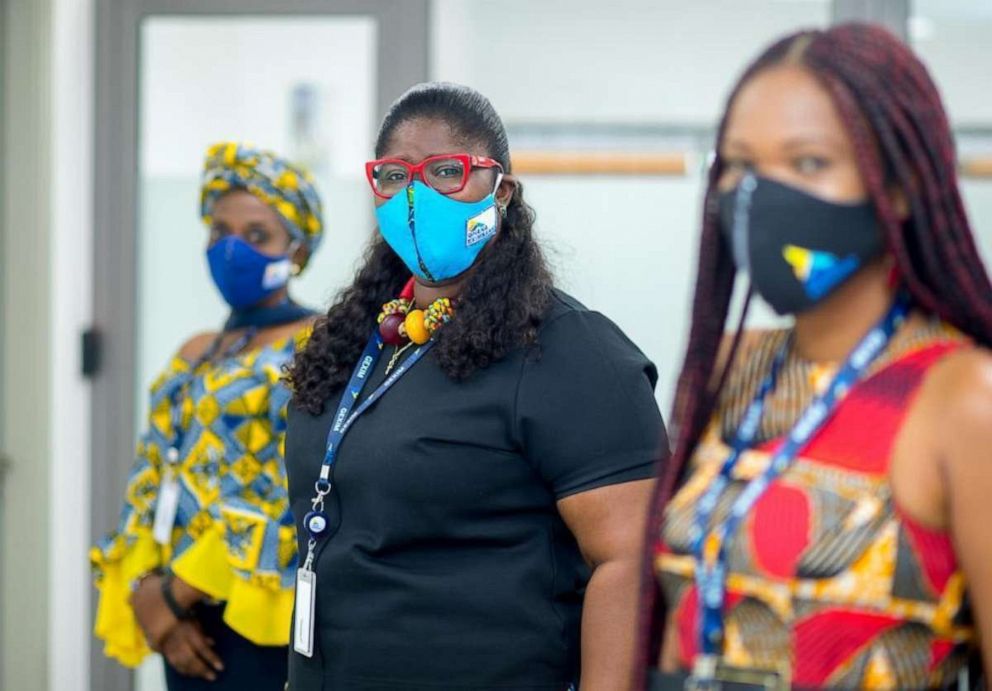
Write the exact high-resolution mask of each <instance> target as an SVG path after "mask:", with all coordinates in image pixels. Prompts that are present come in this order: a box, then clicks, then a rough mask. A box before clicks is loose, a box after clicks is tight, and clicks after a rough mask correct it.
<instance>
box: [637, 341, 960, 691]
mask: <svg viewBox="0 0 992 691" xmlns="http://www.w3.org/2000/svg"><path fill="white" fill-rule="evenodd" d="M786 337H787V333H786V332H783V331H775V332H767V333H765V334H761V335H760V337H759V338H756V339H754V340H753V341H752V343H751V344H750V345H749V346H747V352H742V353H740V355H739V356H738V359H737V362H738V363H739V364H738V366H736V367H735V368H734V372H732V373H731V376H730V377H729V379H728V382H727V385H726V386H725V387H724V392H723V394H722V395H721V400H720V403H719V405H718V409H717V413H716V415H715V416H714V419H713V421H712V423H711V425H710V427H709V429H708V430H707V432H706V433H705V435H704V438H703V440H702V441H701V442H700V444H699V447H698V449H697V451H696V454H695V455H694V457H693V459H692V462H691V465H690V469H689V473H688V475H687V479H686V482H685V484H684V485H683V486H682V487H681V488H680V490H679V491H678V492H677V493H676V495H675V496H674V497H673V498H672V500H671V502H670V503H669V506H668V507H667V509H666V513H665V521H664V525H663V528H662V535H661V540H660V541H659V543H658V546H657V547H656V555H655V564H656V569H657V572H658V575H659V578H660V580H661V585H662V587H663V589H664V592H665V596H666V599H667V601H668V603H669V608H668V609H669V612H670V615H671V616H672V617H673V621H674V629H675V631H674V635H675V636H676V638H677V643H678V645H677V648H678V657H679V664H680V665H681V666H682V667H684V668H687V669H691V668H692V662H693V659H694V657H695V654H696V650H697V646H698V633H697V632H698V602H697V593H696V586H695V584H694V581H693V574H694V570H695V559H694V557H693V556H692V551H691V547H690V545H691V539H690V533H691V531H692V527H693V525H694V520H695V507H696V502H697V501H698V499H699V498H700V496H701V495H702V494H703V492H704V491H705V489H706V487H707V486H708V485H709V484H710V481H711V480H712V478H713V477H714V475H715V474H717V473H718V472H719V468H720V466H721V464H722V463H723V462H724V460H726V458H727V455H728V454H729V453H730V448H729V446H728V445H727V444H726V443H725V441H724V440H726V439H732V438H733V437H734V434H735V432H736V429H737V425H738V423H739V421H740V419H741V417H742V415H743V412H744V409H745V408H746V407H747V406H748V404H749V403H750V402H751V400H752V398H753V397H754V395H755V391H756V389H757V387H758V385H759V383H760V381H761V380H762V379H763V377H764V376H765V374H766V373H767V372H768V370H769V368H770V366H771V360H772V358H773V357H774V354H775V352H776V351H777V350H778V348H779V347H780V346H781V344H782V343H783V341H784V339H785V338H786ZM967 345H968V343H967V341H966V340H965V339H964V337H963V336H961V335H960V334H958V333H957V332H954V331H952V330H951V329H949V328H948V327H945V326H943V325H941V324H939V323H936V322H931V323H929V324H927V325H926V326H924V327H917V328H915V329H910V328H909V327H908V326H907V327H904V328H903V329H902V330H901V331H900V332H899V333H898V334H897V335H896V336H895V338H894V339H893V340H892V342H891V343H890V344H889V347H888V349H887V351H886V353H885V354H883V355H882V356H881V357H880V358H879V360H878V361H877V362H876V363H875V364H874V365H873V366H872V369H871V371H870V372H869V373H868V375H867V376H866V378H865V379H864V380H863V381H862V382H861V383H859V384H858V385H856V386H855V387H853V388H852V389H851V392H850V393H849V394H848V396H847V398H846V399H845V400H844V401H843V402H842V403H841V405H840V406H839V408H838V409H837V411H836V413H835V415H834V416H833V418H832V419H831V420H829V421H828V422H827V423H826V425H825V426H824V427H823V429H822V430H821V431H820V432H819V433H818V434H817V435H816V436H815V437H814V438H813V440H812V442H811V443H810V444H809V446H807V448H806V449H805V450H804V451H803V452H802V453H801V454H800V457H799V458H798V459H796V461H795V462H794V463H793V465H792V466H791V467H790V468H789V469H788V470H787V471H786V472H785V473H784V474H783V475H782V476H781V477H780V478H779V479H778V480H776V481H775V482H774V483H773V484H772V485H771V487H770V488H769V490H768V491H767V492H766V493H765V494H764V495H763V496H762V497H761V498H760V499H759V500H758V502H757V503H756V504H755V506H754V507H753V508H752V510H751V512H750V515H749V516H748V518H747V519H746V520H745V521H744V522H743V523H742V524H741V527H740V528H739V530H738V532H737V534H736V535H734V536H733V537H732V538H731V543H730V544H729V545H728V562H727V565H728V572H729V576H728V580H727V609H726V614H725V616H726V619H725V646H724V653H723V662H724V663H725V664H727V665H731V666H734V667H741V668H746V669H753V670H776V671H779V672H782V673H784V675H785V676H786V678H789V679H791V683H792V684H793V685H794V686H796V687H801V688H816V687H824V686H830V687H841V688H876V689H918V688H928V687H934V686H942V685H944V684H946V683H950V682H952V681H953V680H954V679H955V678H956V676H957V674H958V672H959V670H960V669H961V668H962V666H963V665H965V664H966V663H967V660H968V658H969V656H970V655H972V654H973V653H974V651H975V649H976V641H975V631H974V629H973V627H972V624H971V620H970V616H969V608H968V604H967V600H966V592H965V582H964V577H963V573H962V572H961V569H960V567H959V566H958V563H957V559H956V557H955V554H954V550H953V548H952V545H951V540H950V536H949V535H948V534H947V533H946V532H940V531H935V530H931V529H928V528H925V527H923V526H921V525H918V524H916V523H914V522H913V521H912V520H911V519H910V518H909V517H908V516H906V515H904V514H903V513H902V512H900V510H899V507H898V506H896V505H895V504H894V502H893V499H892V492H891V488H890V486H889V483H888V480H887V472H888V466H889V457H890V453H891V451H892V447H893V443H894V441H895V440H896V438H897V435H898V433H899V430H900V427H901V426H902V423H903V419H904V417H905V415H906V413H907V411H908V410H909V407H910V404H911V402H912V399H913V397H914V395H915V393H916V392H917V390H918V388H919V386H920V384H921V383H922V382H923V380H924V378H925V376H926V373H927V371H928V370H929V369H930V368H931V367H932V366H933V365H934V364H936V363H937V362H938V361H940V359H941V358H943V357H944V356H946V355H947V354H948V353H950V352H952V351H953V350H955V349H957V348H960V347H967ZM740 363H744V364H743V365H741V364H740ZM832 374H833V372H832V371H826V370H825V369H824V368H818V367H817V366H815V365H813V364H811V363H806V362H803V361H801V360H799V359H798V358H797V357H796V356H795V355H794V354H793V355H791V356H790V357H789V359H788V361H787V363H786V365H785V367H784V368H783V371H782V373H781V375H780V377H779V383H778V386H777V388H776V391H775V393H774V394H772V395H771V396H770V397H769V399H768V402H767V405H766V408H765V415H764V419H763V421H762V429H761V432H760V435H759V440H761V443H760V444H759V445H757V446H756V447H755V448H754V449H753V450H751V451H749V452H746V453H745V454H744V455H743V456H742V458H741V460H740V462H739V463H738V465H737V468H736V469H735V471H734V474H733V479H734V482H732V483H731V485H730V486H729V487H728V489H727V491H726V492H725V494H724V496H722V497H721V499H720V502H719V504H718V508H717V510H716V511H715V513H714V521H723V520H724V518H725V517H726V514H727V511H728V509H729V507H730V505H731V504H732V503H733V501H734V499H735V498H736V497H737V495H738V494H739V493H740V491H741V489H742V488H743V487H744V486H745V485H746V482H747V481H748V480H750V479H751V478H753V477H755V475H757V474H759V473H760V472H762V471H763V470H764V468H765V467H766V465H767V462H768V460H769V457H770V451H773V450H774V449H775V448H776V446H777V444H778V443H780V441H781V438H782V437H783V436H784V435H785V434H786V433H787V432H788V431H789V429H790V428H791V426H792V424H793V423H794V422H795V420H796V419H797V418H798V417H799V415H800V413H801V412H802V410H803V409H804V408H805V406H806V405H807V404H808V403H809V401H810V400H811V398H812V396H813V395H814V394H815V393H816V392H818V390H819V389H820V388H822V386H824V384H825V382H828V381H829V378H830V376H832ZM711 527H712V526H711ZM670 635H671V632H670Z"/></svg>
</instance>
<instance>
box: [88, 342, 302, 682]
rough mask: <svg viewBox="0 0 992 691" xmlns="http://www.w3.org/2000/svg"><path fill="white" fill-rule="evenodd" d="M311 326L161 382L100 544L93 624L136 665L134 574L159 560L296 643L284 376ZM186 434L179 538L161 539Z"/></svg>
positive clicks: (180, 365)
mask: <svg viewBox="0 0 992 691" xmlns="http://www.w3.org/2000/svg"><path fill="white" fill-rule="evenodd" d="M308 332H309V330H308V329H304V330H303V331H301V332H300V333H298V334H297V335H296V336H294V337H287V338H284V339H282V340H280V341H277V342H275V343H272V344H270V345H267V346H265V347H262V348H256V349H253V350H250V351H245V352H243V353H240V354H237V355H233V356H228V357H223V358H221V359H220V360H218V361H215V362H203V363H201V364H196V363H190V362H189V361H187V360H185V359H183V358H181V357H179V356H178V355H177V356H175V357H174V358H173V359H172V361H171V362H170V363H169V365H168V366H167V367H166V369H165V371H163V372H162V373H161V374H160V375H159V377H158V378H157V379H156V380H155V382H154V383H153V384H152V387H151V406H150V413H149V420H148V428H147V430H146V432H145V433H144V435H143V436H142V437H141V440H140V441H139V443H138V451H137V460H136V461H135V464H134V466H133V468H132V469H131V474H130V477H129V479H128V484H127V490H126V493H125V500H124V507H123V509H122V511H121V516H120V521H119V524H118V526H117V530H116V531H115V532H113V533H111V534H109V535H108V536H107V537H105V538H104V539H103V540H102V541H101V542H100V543H99V544H98V545H97V546H95V547H93V549H92V550H91V555H90V558H91V561H92V564H93V567H94V569H95V571H96V575H97V588H98V589H99V591H100V603H99V606H98V609H97V617H96V624H95V633H96V635H97V637H99V638H101V639H102V640H103V641H104V642H105V649H104V650H105V653H106V654H107V655H108V656H110V657H113V658H115V659H117V660H119V661H120V662H121V663H123V664H125V665H128V666H135V665H137V664H138V663H140V662H141V660H142V658H143V657H144V656H145V655H146V654H147V653H148V652H149V648H148V644H147V642H146V641H145V639H144V635H143V634H142V632H141V629H140V628H139V627H138V625H137V621H136V620H135V617H134V612H133V610H132V609H131V606H130V604H129V602H128V599H129V596H130V584H131V582H132V581H133V579H135V578H138V577H139V576H141V575H142V574H144V573H147V572H148V571H150V570H152V569H155V568H157V567H161V566H169V567H170V568H171V569H172V570H173V571H174V572H175V573H176V575H177V576H179V577H180V578H182V579H183V580H184V581H186V582H187V583H189V584H190V585H192V586H194V587H195V588H198V589H199V590H201V591H203V592H205V593H206V594H207V595H208V596H210V597H212V598H215V599H217V600H222V601H224V602H225V603H226V605H225V610H224V620H225V621H226V622H227V624H228V625H229V626H230V627H231V628H232V629H234V630H235V631H237V632H238V633H239V634H241V635H242V636H244V637H245V638H248V639H249V640H251V641H253V642H255V643H257V644H259V645H286V644H287V643H288V638H289V628H290V617H291V614H292V608H293V587H294V574H295V572H296V562H297V553H296V533H295V528H294V524H293V517H292V514H291V513H290V509H289V499H288V495H287V489H286V471H285V467H284V465H283V451H284V447H283V444H284V438H285V430H286V404H287V402H288V401H289V397H290V393H289V390H288V389H287V388H286V386H285V384H284V383H282V381H281V377H282V368H283V365H284V364H286V363H288V362H289V361H290V360H291V359H292V357H293V354H294V352H295V350H296V348H298V347H299V346H300V344H301V343H302V341H303V340H304V339H305V337H306V335H307V333H308ZM174 423H177V427H178V430H176V431H174V427H173V425H174ZM177 431H178V434H177V433H176V432H177ZM176 438H179V439H181V441H180V442H179V448H178V452H179V457H178V459H177V461H176V463H177V468H178V478H179V486H180V498H179V506H178V510H177V514H176V520H175V524H174V527H173V530H172V537H171V544H166V545H161V544H159V543H157V542H156V541H155V539H154V537H153V524H154V516H155V507H156V502H157V499H158V492H159V486H160V483H161V479H162V477H163V471H165V470H166V469H165V468H164V464H165V463H168V462H169V461H168V460H167V453H168V449H169V448H170V447H171V446H172V445H173V444H174V443H175V442H174V439H176Z"/></svg>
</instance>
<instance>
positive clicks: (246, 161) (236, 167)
mask: <svg viewBox="0 0 992 691" xmlns="http://www.w3.org/2000/svg"><path fill="white" fill-rule="evenodd" d="M236 189H243V190H245V191H247V192H249V193H251V194H253V195H255V196H256V197H258V199H260V200H261V201H263V202H264V203H266V204H268V205H269V206H270V207H272V209H273V210H274V211H275V212H276V213H277V214H279V217H280V218H281V219H282V221H283V224H284V225H285V226H286V230H288V231H289V234H290V236H291V237H292V238H293V239H294V240H297V241H299V242H302V243H303V244H304V245H305V246H306V247H307V248H308V249H309V250H310V254H311V255H312V254H313V252H314V250H316V249H317V246H318V245H319V244H320V240H321V238H322V237H323V234H324V220H323V215H322V210H321V204H320V197H319V196H318V195H317V189H316V188H315V187H314V182H313V178H312V177H311V176H310V174H309V173H308V172H306V171H305V170H303V169H302V168H300V167H298V166H295V165H293V164H292V163H290V162H289V161H287V160H286V159H284V158H280V157H279V156H277V155H275V154H274V153H272V152H270V151H263V150H261V149H256V148H254V147H251V146H247V145H245V144H239V143H237V142H221V143H219V144H214V145H213V146H211V147H210V148H209V149H207V157H206V160H205V161H204V164H203V182H202V186H201V187H200V216H201V217H202V218H203V221H204V222H205V223H206V224H208V225H209V224H210V223H211V222H212V219H211V214H212V212H213V208H214V204H215V203H216V202H217V200H218V199H219V198H220V197H222V196H223V195H224V194H226V193H227V192H230V191H231V190H236Z"/></svg>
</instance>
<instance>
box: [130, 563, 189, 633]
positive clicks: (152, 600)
mask: <svg viewBox="0 0 992 691" xmlns="http://www.w3.org/2000/svg"><path fill="white" fill-rule="evenodd" d="M131 608H132V609H134V616H135V618H136V619H137V620H138V625H139V626H140V627H141V630H142V631H144V632H145V639H146V640H147V641H148V645H149V646H150V647H151V649H152V650H154V651H156V652H159V651H160V650H161V646H162V642H163V641H164V640H165V639H166V638H167V637H168V635H169V634H170V633H172V630H173V629H174V628H175V627H176V626H177V625H178V624H179V620H178V619H176V617H175V615H174V614H173V613H172V610H170V609H169V606H168V605H167V604H165V599H164V598H163V597H162V576H161V574H151V575H149V576H146V577H144V578H143V579H141V583H140V584H139V585H138V587H137V588H135V590H134V592H133V593H131Z"/></svg>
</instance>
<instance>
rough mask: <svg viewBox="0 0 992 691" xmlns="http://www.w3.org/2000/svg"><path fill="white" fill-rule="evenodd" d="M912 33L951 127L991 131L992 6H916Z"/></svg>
mask: <svg viewBox="0 0 992 691" xmlns="http://www.w3.org/2000/svg"><path fill="white" fill-rule="evenodd" d="M911 27H912V28H913V31H912V32H911V40H912V43H913V48H914V49H915V50H916V52H917V53H918V54H919V55H920V57H921V58H922V59H923V61H924V62H925V63H926V64H927V66H928V67H929V68H930V71H931V73H932V76H933V78H934V79H935V80H936V82H937V86H938V87H939V88H940V91H941V95H942V96H943V98H944V103H945V106H946V107H947V110H948V113H949V115H950V118H951V121H952V122H953V123H954V124H959V125H984V126H985V127H990V126H992V99H990V98H989V93H992V56H990V54H989V49H990V47H992V2H989V1H988V0H915V1H914V2H913V21H912V23H911Z"/></svg>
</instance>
